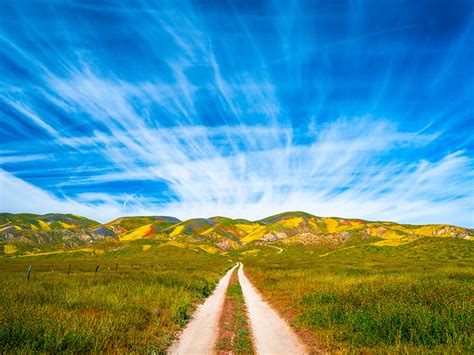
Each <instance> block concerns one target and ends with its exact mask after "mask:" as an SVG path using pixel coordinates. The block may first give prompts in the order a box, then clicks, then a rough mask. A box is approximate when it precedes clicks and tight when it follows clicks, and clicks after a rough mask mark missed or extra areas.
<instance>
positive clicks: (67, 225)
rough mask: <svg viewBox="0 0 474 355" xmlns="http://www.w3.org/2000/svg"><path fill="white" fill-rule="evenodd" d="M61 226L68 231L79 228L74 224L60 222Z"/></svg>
mask: <svg viewBox="0 0 474 355" xmlns="http://www.w3.org/2000/svg"><path fill="white" fill-rule="evenodd" d="M59 224H60V225H61V226H62V227H63V228H67V229H70V228H76V227H77V226H75V225H73V224H69V223H66V222H61V221H60V222H59Z"/></svg>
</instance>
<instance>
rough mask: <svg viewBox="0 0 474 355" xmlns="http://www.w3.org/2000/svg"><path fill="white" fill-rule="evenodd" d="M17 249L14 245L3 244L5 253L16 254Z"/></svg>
mask: <svg viewBox="0 0 474 355" xmlns="http://www.w3.org/2000/svg"><path fill="white" fill-rule="evenodd" d="M17 251H18V249H17V248H16V247H15V246H14V245H10V244H5V245H4V246H3V252H4V253H5V254H15V253H16V252H17Z"/></svg>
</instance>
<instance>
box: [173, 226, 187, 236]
mask: <svg viewBox="0 0 474 355" xmlns="http://www.w3.org/2000/svg"><path fill="white" fill-rule="evenodd" d="M183 230H184V226H177V227H176V228H175V229H173V231H172V232H171V233H170V237H174V236H176V235H178V234H180V233H181V232H182V231H183Z"/></svg>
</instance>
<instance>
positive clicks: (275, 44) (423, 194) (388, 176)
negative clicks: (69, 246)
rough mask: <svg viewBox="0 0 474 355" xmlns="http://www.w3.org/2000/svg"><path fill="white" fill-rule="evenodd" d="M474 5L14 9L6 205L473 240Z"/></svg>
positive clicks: (5, 64)
mask: <svg viewBox="0 0 474 355" xmlns="http://www.w3.org/2000/svg"><path fill="white" fill-rule="evenodd" d="M473 4H474V3H473V2H472V1H459V0H450V1H438V0H418V1H391V0H388V1H356V0H354V1H316V0H314V1H281V2H280V1H256V0H252V1H169V2H167V1H158V2H156V1H153V2H152V1H149V2H147V1H138V2H136V1H100V2H99V1H86V0H82V1H62V0H61V1H59V0H48V1H43V0H35V1H24V0H19V1H6V0H0V12H1V13H2V16H1V17H0V73H1V75H0V120H1V125H0V137H1V141H0V161H1V168H0V179H1V180H0V183H1V185H0V193H1V195H0V207H1V208H0V209H1V210H2V211H6V212H34V213H47V212H63V213H76V214H80V215H84V216H87V217H91V218H94V219H97V220H100V221H106V220H109V219H112V218H114V217H118V216H124V215H137V214H146V215H151V214H165V215H173V216H176V217H179V218H190V217H209V216H212V215H225V216H229V217H244V218H250V219H257V218H261V217H265V216H268V215H271V214H274V213H278V212H282V211H289V210H304V211H306V212H310V213H313V214H316V215H322V216H344V217H358V218H365V219H371V220H393V221H397V222H405V223H451V224H457V225H461V226H468V227H472V226H474V174H473V171H474V169H473V167H474V163H473V159H474V151H473V138H472V137H473V135H472V131H473V122H474V120H473V103H474V84H473V77H474V68H473V64H472V63H473V62H474V58H473V57H474V56H473V46H472V43H474V38H473V37H474V35H473V34H474V27H473V26H474V17H473V14H474V11H473V10H474V8H473Z"/></svg>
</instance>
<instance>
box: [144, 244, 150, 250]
mask: <svg viewBox="0 0 474 355" xmlns="http://www.w3.org/2000/svg"><path fill="white" fill-rule="evenodd" d="M150 249H151V245H150V244H145V245H144V246H143V251H147V250H150Z"/></svg>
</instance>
